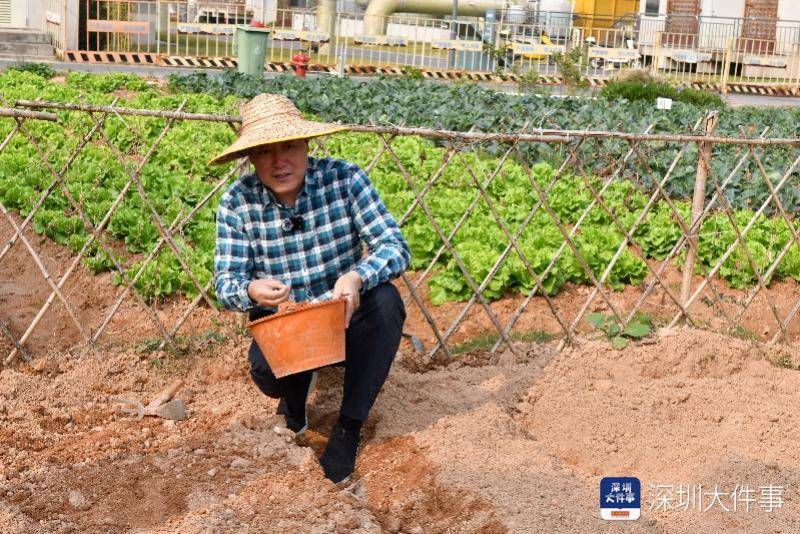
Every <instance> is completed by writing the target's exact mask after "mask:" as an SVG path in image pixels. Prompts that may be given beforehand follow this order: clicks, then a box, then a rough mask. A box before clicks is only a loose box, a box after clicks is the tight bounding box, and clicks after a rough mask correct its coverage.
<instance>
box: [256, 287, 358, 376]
mask: <svg viewBox="0 0 800 534" xmlns="http://www.w3.org/2000/svg"><path fill="white" fill-rule="evenodd" d="M346 306H347V299H336V300H328V301H325V302H318V303H315V304H309V303H307V302H298V303H294V302H291V303H288V304H285V305H281V306H280V307H279V308H278V312H277V313H274V314H272V315H270V316H268V317H264V318H262V319H259V320H257V321H253V322H251V323H250V324H248V325H247V327H248V328H249V329H250V332H251V333H252V334H253V338H254V339H255V341H256V343H257V344H258V347H259V348H260V349H261V352H262V353H263V354H264V358H265V359H266V360H267V363H268V364H269V368H270V369H272V372H273V373H274V374H275V377H276V378H282V377H284V376H287V375H291V374H294V373H300V372H302V371H308V370H310V369H317V368H319V367H324V366H326V365H331V364H334V363H339V362H343V361H344V358H345V350H344V330H345V329H344V316H345V310H346Z"/></svg>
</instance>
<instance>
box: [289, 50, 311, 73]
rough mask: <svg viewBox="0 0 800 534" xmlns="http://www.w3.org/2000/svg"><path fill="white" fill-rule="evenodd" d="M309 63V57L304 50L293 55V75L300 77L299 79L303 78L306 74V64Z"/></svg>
mask: <svg viewBox="0 0 800 534" xmlns="http://www.w3.org/2000/svg"><path fill="white" fill-rule="evenodd" d="M310 62H311V56H309V55H308V54H307V53H306V51H305V50H301V51H300V52H298V53H296V54H295V55H293V56H292V68H293V69H294V73H295V74H297V75H298V76H300V77H301V78H305V77H306V72H308V64H309V63H310Z"/></svg>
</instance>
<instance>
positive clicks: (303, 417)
mask: <svg viewBox="0 0 800 534" xmlns="http://www.w3.org/2000/svg"><path fill="white" fill-rule="evenodd" d="M316 382H317V373H312V374H311V381H310V382H309V383H308V390H307V391H306V394H305V397H303V400H302V405H303V408H302V413H299V412H300V410H297V412H298V413H290V410H289V404H288V403H287V402H286V399H285V398H283V397H281V400H280V401H278V409H277V410H275V414H276V415H282V416H283V418H284V419H285V420H286V428H288V429H289V430H291V431H292V432H294V433H295V434H296V435H300V434H302V433H304V432H305V431H306V429H308V409H307V405H308V398H309V397H310V396H311V392H312V391H313V390H314V384H316ZM298 404H299V402H298Z"/></svg>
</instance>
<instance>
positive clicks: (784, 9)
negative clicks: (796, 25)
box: [778, 0, 800, 21]
mask: <svg viewBox="0 0 800 534" xmlns="http://www.w3.org/2000/svg"><path fill="white" fill-rule="evenodd" d="M778 18H779V19H781V20H794V21H800V2H798V1H797V0H781V1H780V2H778Z"/></svg>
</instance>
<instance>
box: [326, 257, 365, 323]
mask: <svg viewBox="0 0 800 534" xmlns="http://www.w3.org/2000/svg"><path fill="white" fill-rule="evenodd" d="M362 285H363V282H362V281H361V277H360V276H358V273H357V272H355V271H350V272H349V273H346V274H343V275H342V276H340V277H339V279H338V280H336V284H334V286H333V298H334V299H338V298H339V297H347V311H346V312H345V316H344V327H345V328H347V327H349V326H350V319H351V318H352V317H353V313H354V312H355V311H356V310H357V309H358V305H359V304H360V293H359V292H360V291H361V286H362Z"/></svg>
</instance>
